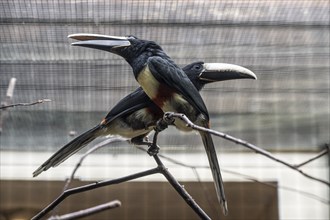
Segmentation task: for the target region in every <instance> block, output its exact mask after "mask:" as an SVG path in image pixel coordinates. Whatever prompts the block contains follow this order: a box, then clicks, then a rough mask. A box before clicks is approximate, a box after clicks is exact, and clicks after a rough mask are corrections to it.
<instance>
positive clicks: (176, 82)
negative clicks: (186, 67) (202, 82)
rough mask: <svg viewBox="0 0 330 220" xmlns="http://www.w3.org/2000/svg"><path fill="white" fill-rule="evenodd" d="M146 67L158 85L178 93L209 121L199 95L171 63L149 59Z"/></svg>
mask: <svg viewBox="0 0 330 220" xmlns="http://www.w3.org/2000/svg"><path fill="white" fill-rule="evenodd" d="M148 67H149V70H150V72H151V73H152V75H153V76H154V77H155V78H156V79H157V80H158V81H159V82H160V83H165V84H166V85H167V86H168V87H170V88H174V89H175V90H176V91H178V93H180V94H181V95H182V96H183V97H184V98H185V99H186V100H187V101H188V102H189V103H190V104H191V105H192V106H193V107H194V108H195V109H197V110H198V111H199V112H200V113H203V115H204V116H205V117H207V120H209V114H208V111H207V108H206V106H205V104H204V101H203V99H202V97H201V95H200V94H199V92H198V91H197V89H196V88H195V86H194V85H193V84H192V82H191V81H190V79H189V78H188V76H187V75H186V74H185V73H184V72H183V70H182V69H180V68H179V67H177V66H176V65H175V64H174V63H173V62H170V61H169V60H167V59H164V58H161V57H159V56H154V57H150V58H149V59H148Z"/></svg>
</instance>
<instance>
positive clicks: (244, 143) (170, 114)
mask: <svg viewBox="0 0 330 220" xmlns="http://www.w3.org/2000/svg"><path fill="white" fill-rule="evenodd" d="M173 118H178V119H181V120H183V121H184V122H186V123H187V126H188V127H190V128H192V129H194V130H198V131H204V132H209V133H210V134H213V135H216V136H218V137H222V138H224V139H226V140H229V141H231V142H234V143H236V144H240V145H242V146H244V147H247V148H249V149H251V150H253V151H254V152H255V153H258V154H261V155H263V156H266V157H268V158H270V159H271V160H274V161H276V162H278V163H281V164H283V165H285V166H286V167H289V168H290V169H292V170H295V171H297V172H299V173H300V174H301V175H303V176H305V177H307V178H309V179H312V180H314V181H318V182H320V183H323V184H325V185H327V186H329V187H330V183H329V182H327V181H325V180H322V179H319V178H316V177H313V176H311V175H309V174H307V173H305V172H303V171H302V170H300V169H299V168H297V167H295V166H294V165H292V164H289V163H287V162H285V161H283V160H280V159H278V158H276V157H275V156H273V155H272V154H271V153H270V152H268V151H266V150H264V149H261V148H259V147H257V146H255V145H253V144H251V143H248V142H247V141H244V140H241V139H238V138H235V137H233V136H230V135H228V134H225V133H222V132H218V131H215V130H212V129H209V128H204V127H201V126H198V125H195V124H194V123H192V122H191V121H190V120H189V119H188V117H187V116H185V115H184V114H179V113H173V112H166V113H165V114H164V121H171V119H173Z"/></svg>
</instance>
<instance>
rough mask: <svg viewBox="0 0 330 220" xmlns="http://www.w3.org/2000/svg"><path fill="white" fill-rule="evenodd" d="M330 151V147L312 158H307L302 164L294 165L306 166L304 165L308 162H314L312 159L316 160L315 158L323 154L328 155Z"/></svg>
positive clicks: (297, 166)
mask: <svg viewBox="0 0 330 220" xmlns="http://www.w3.org/2000/svg"><path fill="white" fill-rule="evenodd" d="M328 152H329V149H328V148H326V149H324V150H323V151H321V152H320V153H318V154H317V155H316V156H314V157H312V158H310V159H308V160H306V161H304V162H302V163H300V164H297V165H294V166H295V167H296V168H299V167H302V166H304V165H306V164H308V163H310V162H312V161H314V160H316V159H318V158H320V157H322V156H323V155H326V154H327V153H328Z"/></svg>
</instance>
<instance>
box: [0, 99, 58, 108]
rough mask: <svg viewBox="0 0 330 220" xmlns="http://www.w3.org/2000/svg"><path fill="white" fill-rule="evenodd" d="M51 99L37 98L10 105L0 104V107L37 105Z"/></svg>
mask: <svg viewBox="0 0 330 220" xmlns="http://www.w3.org/2000/svg"><path fill="white" fill-rule="evenodd" d="M51 101H52V100H50V99H39V100H38V101H35V102H31V103H16V104H11V105H4V106H0V109H6V108H13V107H16V106H30V105H37V104H41V103H44V102H51Z"/></svg>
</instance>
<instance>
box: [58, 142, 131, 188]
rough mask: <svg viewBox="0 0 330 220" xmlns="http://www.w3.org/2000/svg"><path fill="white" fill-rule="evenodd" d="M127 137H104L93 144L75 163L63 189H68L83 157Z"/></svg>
mask: <svg viewBox="0 0 330 220" xmlns="http://www.w3.org/2000/svg"><path fill="white" fill-rule="evenodd" d="M126 140H127V139H124V138H122V137H111V138H109V139H106V140H104V141H102V142H101V143H99V144H97V145H95V146H94V147H92V148H91V149H89V150H88V151H87V152H86V153H85V154H83V155H82V156H81V157H80V159H79V161H78V163H77V164H76V166H75V168H74V169H73V171H72V173H71V175H70V178H68V179H67V181H66V183H65V186H64V189H63V191H65V190H66V189H68V187H69V185H70V183H71V181H72V180H73V179H74V175H75V174H76V172H77V170H78V168H79V167H80V166H81V164H82V162H83V161H84V159H85V158H86V157H87V156H88V155H90V154H91V153H93V152H95V151H96V150H99V149H100V148H102V147H105V146H107V145H108V144H110V143H115V142H121V141H126Z"/></svg>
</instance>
